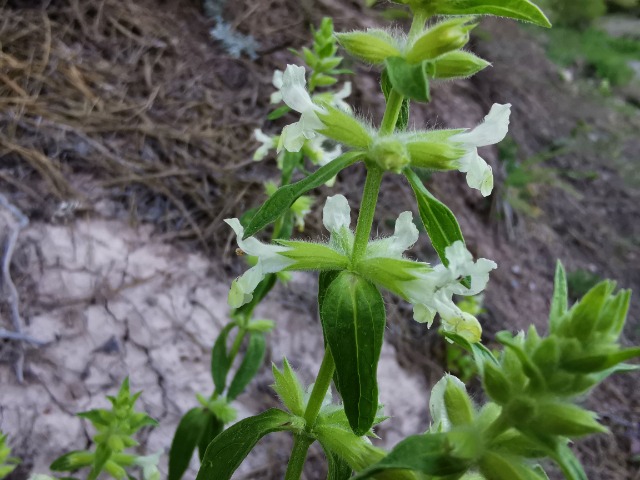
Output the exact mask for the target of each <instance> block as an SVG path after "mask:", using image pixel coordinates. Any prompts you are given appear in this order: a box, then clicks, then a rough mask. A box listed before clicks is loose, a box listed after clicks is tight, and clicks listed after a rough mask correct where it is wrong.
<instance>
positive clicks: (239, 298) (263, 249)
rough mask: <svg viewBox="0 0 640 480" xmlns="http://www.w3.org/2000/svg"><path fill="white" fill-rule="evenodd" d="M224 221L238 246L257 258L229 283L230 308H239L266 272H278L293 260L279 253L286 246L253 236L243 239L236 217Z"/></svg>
mask: <svg viewBox="0 0 640 480" xmlns="http://www.w3.org/2000/svg"><path fill="white" fill-rule="evenodd" d="M225 222H226V223H227V224H228V225H229V226H230V227H231V228H233V231H234V232H235V233H236V236H237V241H238V246H239V247H240V248H241V249H242V250H243V251H244V252H245V253H246V254H247V255H251V256H254V257H257V258H258V263H257V264H256V265H255V266H254V267H252V268H250V269H249V270H247V271H246V272H245V273H244V274H243V275H241V276H240V277H238V278H237V279H236V280H234V282H233V284H232V285H231V291H230V292H229V298H228V303H229V305H230V306H231V307H232V308H239V307H241V306H242V305H244V304H245V303H248V302H250V301H251V299H252V298H253V291H254V290H255V288H256V287H257V286H258V284H259V283H260V281H261V280H262V279H263V278H264V276H265V275H266V274H268V273H276V272H280V271H282V270H284V269H285V268H287V267H289V266H290V265H292V264H293V263H295V262H294V261H293V260H291V259H289V258H286V257H283V256H282V255H280V253H283V252H286V251H288V250H289V248H287V247H282V246H280V245H268V244H265V243H262V242H261V241H259V240H258V239H256V238H253V237H249V238H246V239H244V240H243V239H242V237H243V236H244V228H243V227H242V224H241V223H240V220H238V219H237V218H229V219H226V220H225Z"/></svg>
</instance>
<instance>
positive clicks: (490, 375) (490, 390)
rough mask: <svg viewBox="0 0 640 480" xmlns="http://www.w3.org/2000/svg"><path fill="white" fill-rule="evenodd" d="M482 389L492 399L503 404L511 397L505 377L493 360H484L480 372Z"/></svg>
mask: <svg viewBox="0 0 640 480" xmlns="http://www.w3.org/2000/svg"><path fill="white" fill-rule="evenodd" d="M482 381H483V384H484V389H485V391H486V392H487V394H488V395H489V396H490V397H491V399H492V400H494V401H495V402H497V403H498V404H500V405H505V404H506V403H508V402H509V399H510V397H511V388H510V386H509V381H508V380H507V377H505V375H504V374H503V373H502V371H501V370H500V368H498V367H497V366H496V365H495V364H494V363H493V362H490V361H486V362H485V364H484V369H483V373H482Z"/></svg>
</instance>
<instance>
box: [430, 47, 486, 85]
mask: <svg viewBox="0 0 640 480" xmlns="http://www.w3.org/2000/svg"><path fill="white" fill-rule="evenodd" d="M433 65H434V73H433V78H436V79H440V80H448V79H456V78H467V77H470V76H471V75H475V74H476V73H478V72H479V71H481V70H484V69H485V68H487V67H488V66H489V65H491V64H490V63H489V62H487V61H486V60H483V59H482V58H480V57H478V56H476V55H474V54H473V53H469V52H463V51H456V52H449V53H445V54H444V55H442V56H441V57H438V58H437V59H435V60H434V61H433Z"/></svg>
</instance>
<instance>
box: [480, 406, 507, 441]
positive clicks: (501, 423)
mask: <svg viewBox="0 0 640 480" xmlns="http://www.w3.org/2000/svg"><path fill="white" fill-rule="evenodd" d="M509 428H511V423H510V422H509V419H508V418H507V416H506V415H505V414H504V413H501V414H500V416H499V417H498V418H496V419H495V421H494V422H493V423H492V424H491V425H490V426H489V428H488V429H487V431H486V432H485V434H484V438H485V439H486V440H487V442H491V441H492V440H493V439H494V438H496V437H497V436H498V435H500V434H501V433H503V432H505V431H506V430H508V429H509Z"/></svg>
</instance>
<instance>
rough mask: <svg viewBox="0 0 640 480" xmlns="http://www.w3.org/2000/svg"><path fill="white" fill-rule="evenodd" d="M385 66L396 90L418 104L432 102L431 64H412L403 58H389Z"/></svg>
mask: <svg viewBox="0 0 640 480" xmlns="http://www.w3.org/2000/svg"><path fill="white" fill-rule="evenodd" d="M385 65H386V67H387V68H386V71H387V75H388V76H389V82H390V83H391V85H392V86H393V88H394V89H395V90H397V91H398V92H400V93H401V94H402V95H404V96H405V97H407V98H410V99H412V100H416V101H418V102H428V101H430V100H431V94H430V92H429V68H430V65H431V64H430V62H428V61H424V62H421V63H418V64H410V63H409V62H407V61H406V60H405V59H404V58H402V57H389V58H387V59H386V60H385Z"/></svg>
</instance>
